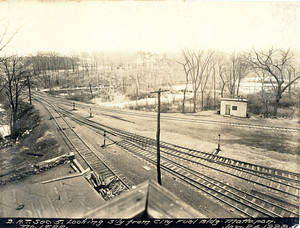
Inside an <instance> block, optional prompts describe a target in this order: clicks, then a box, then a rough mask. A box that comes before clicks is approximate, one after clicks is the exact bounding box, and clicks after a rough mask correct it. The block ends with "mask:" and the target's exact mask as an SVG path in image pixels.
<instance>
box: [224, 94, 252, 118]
mask: <svg viewBox="0 0 300 228" xmlns="http://www.w3.org/2000/svg"><path fill="white" fill-rule="evenodd" d="M220 114H221V115H223V116H224V115H228V116H239V117H246V116H247V100H246V99H230V98H221V106H220Z"/></svg>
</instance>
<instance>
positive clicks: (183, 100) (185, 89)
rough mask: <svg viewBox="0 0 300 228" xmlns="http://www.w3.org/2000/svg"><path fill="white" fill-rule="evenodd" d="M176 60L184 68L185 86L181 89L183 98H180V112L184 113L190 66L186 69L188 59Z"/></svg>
mask: <svg viewBox="0 0 300 228" xmlns="http://www.w3.org/2000/svg"><path fill="white" fill-rule="evenodd" d="M177 62H178V63H179V64H181V65H182V67H183V70H184V76H185V87H184V89H183V99H182V113H185V99H186V92H187V88H188V84H189V74H190V71H191V68H189V69H188V61H187V60H186V59H185V61H184V62H179V61H177Z"/></svg>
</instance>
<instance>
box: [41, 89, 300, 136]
mask: <svg viewBox="0 0 300 228" xmlns="http://www.w3.org/2000/svg"><path fill="white" fill-rule="evenodd" d="M38 95H39V96H43V97H44V98H48V99H49V95H48V96H47V95H45V94H41V93H39V94H38ZM51 99H55V100H56V101H58V102H59V103H61V104H64V105H66V106H69V107H73V105H75V107H81V108H83V109H86V108H88V109H90V108H93V110H98V111H101V112H104V113H113V114H116V113H118V114H121V115H130V116H141V117H147V118H157V117H156V115H155V114H149V113H138V112H132V111H124V110H118V109H110V108H103V107H100V106H98V107H97V106H96V107H95V105H88V104H82V103H79V102H75V101H66V100H63V99H60V98H57V97H51ZM161 119H166V120H173V121H183V122H192V123H202V124H210V125H225V126H233V127H241V128H253V129H262V130H270V131H285V132H298V131H300V128H291V127H278V126H266V125H257V124H247V123H235V122H225V121H211V120H201V119H196V118H191V117H189V118H178V117H170V116H161Z"/></svg>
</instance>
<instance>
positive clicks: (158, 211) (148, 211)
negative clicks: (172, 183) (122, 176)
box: [82, 180, 207, 219]
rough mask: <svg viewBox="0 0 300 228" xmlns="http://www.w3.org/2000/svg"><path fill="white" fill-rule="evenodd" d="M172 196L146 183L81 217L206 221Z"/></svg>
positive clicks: (154, 185) (150, 182) (164, 190)
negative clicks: (192, 219)
mask: <svg viewBox="0 0 300 228" xmlns="http://www.w3.org/2000/svg"><path fill="white" fill-rule="evenodd" d="M206 217H207V216H205V215H203V214H201V213H200V212H198V211H197V210H195V209H194V208H192V207H191V206H189V205H188V204H186V203H185V202H183V201H182V200H180V199H179V198H178V197H177V196H175V195H174V194H173V193H171V192H169V191H168V190H167V189H165V188H163V187H162V186H160V185H159V184H157V183H156V182H154V181H152V180H148V181H146V182H144V183H142V184H140V185H138V186H137V187H136V188H135V189H132V190H130V191H128V192H126V193H123V194H122V195H120V196H118V197H115V198H114V199H112V200H110V201H108V202H106V203H105V204H104V205H102V206H100V207H99V208H97V209H95V210H93V211H91V212H89V213H87V214H85V215H84V216H83V217H82V218H107V219H111V218H124V219H126V218H127V219H128V218H174V219H176V218H206Z"/></svg>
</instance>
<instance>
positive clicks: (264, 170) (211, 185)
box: [60, 108, 299, 217]
mask: <svg viewBox="0 0 300 228" xmlns="http://www.w3.org/2000/svg"><path fill="white" fill-rule="evenodd" d="M60 110H61V111H62V112H63V113H64V114H65V115H67V114H68V115H71V116H70V117H71V118H73V119H74V120H75V121H78V122H80V123H81V124H87V125H88V126H89V127H90V128H93V129H96V130H97V131H98V132H97V133H99V134H101V135H102V134H103V133H102V132H103V131H105V132H106V133H107V134H110V135H111V138H110V139H111V140H112V141H113V142H114V143H116V144H117V145H118V146H121V147H123V148H124V149H126V150H128V151H130V152H132V153H134V154H135V155H136V156H139V157H142V158H144V159H146V160H147V161H148V162H151V163H153V164H155V163H156V153H155V147H154V146H153V144H155V140H153V139H150V138H146V137H143V136H138V135H136V134H132V133H130V132H126V131H123V130H120V129H116V128H111V127H108V126H105V125H103V124H99V123H96V122H94V121H91V120H88V119H85V118H82V117H80V116H77V115H75V114H74V113H72V112H70V111H68V110H64V109H63V108H60ZM107 138H108V137H107ZM172 148H173V149H172ZM174 148H176V149H174ZM178 148H180V149H181V150H179V149H178ZM161 149H162V150H161V152H162V169H164V170H165V171H167V172H169V173H171V174H172V175H174V176H176V177H178V178H179V179H182V180H183V181H185V182H187V183H188V184H189V185H191V186H193V187H195V188H197V189H199V190H201V191H202V192H205V193H207V194H209V195H211V196H213V197H214V198H216V199H218V200H220V201H221V202H222V203H224V204H227V205H229V206H231V207H233V208H235V209H236V210H238V211H240V213H243V214H244V215H246V216H250V217H260V216H270V217H290V216H297V215H298V214H297V209H298V206H297V205H298V202H299V194H297V192H298V193H299V190H298V188H297V187H296V185H297V179H298V180H299V174H295V173H291V172H287V171H284V170H278V169H273V168H269V167H262V166H257V165H255V164H250V163H245V162H241V161H237V160H232V159H229V158H225V157H221V156H217V155H212V154H208V153H205V152H201V151H196V150H192V149H189V148H184V147H180V146H178V145H172V144H169V143H165V142H163V143H162V146H161ZM165 149H167V150H168V151H167V152H166V151H165ZM184 150H188V151H190V152H189V153H190V154H191V152H192V151H193V154H192V155H190V154H189V153H187V152H184ZM170 151H172V152H170ZM174 152H176V153H177V154H176V153H174ZM195 153H197V154H201V156H195ZM178 154H179V155H178ZM203 155H205V156H206V157H205V159H204V158H203ZM174 156H175V157H176V156H177V158H178V159H179V160H185V161H188V162H193V163H196V164H197V165H202V166H206V167H207V168H210V169H215V170H217V171H219V172H223V173H227V174H230V175H232V176H235V177H236V178H240V179H244V180H246V181H248V182H252V183H254V184H256V185H260V186H262V187H264V188H266V189H268V190H273V191H274V192H275V193H276V194H277V196H275V197H273V198H274V200H270V199H269V198H270V194H268V195H267V196H266V198H267V199H265V198H263V197H262V196H257V194H255V191H252V192H249V191H245V190H241V189H239V188H236V187H233V186H230V185H228V184H226V183H223V182H221V181H218V180H217V179H214V178H211V177H209V176H205V175H203V174H201V173H199V172H197V171H195V170H191V169H190V168H188V167H187V166H185V165H182V164H181V163H179V162H176V161H175V160H174V159H173V160H171V159H170V157H174ZM195 158H196V159H195ZM197 159H198V160H199V159H202V160H203V159H204V160H205V162H206V163H208V164H204V162H199V161H197ZM229 164H230V165H229ZM215 165H217V166H219V167H221V168H218V169H217V168H215V167H214V166H215ZM228 167H229V168H230V169H231V170H227V171H225V169H228ZM253 167H254V168H253ZM232 170H234V172H233V171H232ZM250 171H251V172H250ZM236 173H237V174H236ZM250 174H251V175H252V176H253V177H249V175H250ZM282 174H284V175H282ZM245 175H248V177H245ZM254 177H257V179H258V180H252V179H254ZM272 178H273V179H272ZM281 180H282V181H281ZM266 182H268V183H266ZM274 183H277V185H276V184H274ZM278 195H279V196H280V197H281V198H282V200H281V201H280V203H276V201H277V197H278ZM287 198H289V201H291V202H292V203H288V204H287V203H286V202H284V201H286V199H287ZM293 200H294V201H295V202H293ZM251 202H252V203H251ZM253 202H254V203H253ZM262 205H267V206H262ZM247 208H248V209H247Z"/></svg>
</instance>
